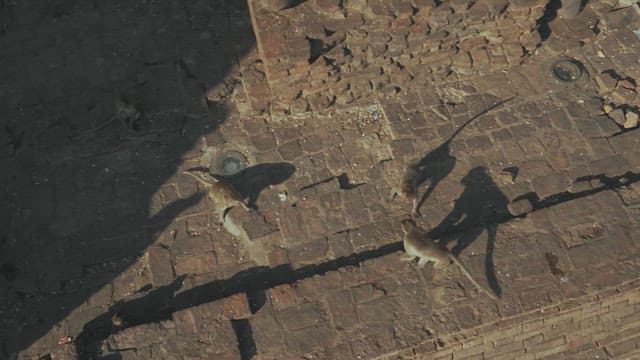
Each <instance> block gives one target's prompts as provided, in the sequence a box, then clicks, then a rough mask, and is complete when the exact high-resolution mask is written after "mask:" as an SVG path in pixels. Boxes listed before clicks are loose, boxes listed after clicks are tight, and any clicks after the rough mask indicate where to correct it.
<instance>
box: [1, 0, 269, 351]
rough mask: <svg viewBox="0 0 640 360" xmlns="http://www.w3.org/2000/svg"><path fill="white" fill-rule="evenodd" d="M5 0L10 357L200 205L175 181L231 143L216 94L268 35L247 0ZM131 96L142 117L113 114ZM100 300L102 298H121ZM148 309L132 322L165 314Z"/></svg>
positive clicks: (4, 309) (4, 329)
mask: <svg viewBox="0 0 640 360" xmlns="http://www.w3.org/2000/svg"><path fill="white" fill-rule="evenodd" d="M0 3H1V4H0V12H1V13H3V14H1V15H0V18H2V17H3V16H4V14H5V13H6V12H7V11H9V12H10V14H11V19H12V22H11V24H10V25H11V26H4V25H3V24H0V34H2V36H0V48H1V49H2V51H0V53H1V54H0V68H2V69H3V70H2V72H0V129H2V131H0V144H1V145H3V146H2V148H1V150H2V151H1V152H0V166H1V167H2V169H3V171H2V174H0V183H1V184H2V186H1V188H0V314H2V316H0V358H2V359H10V358H12V356H14V355H15V354H16V353H17V352H19V351H21V350H23V349H25V348H26V347H28V346H29V345H31V344H32V343H33V342H34V341H35V340H36V339H38V338H40V337H41V336H43V335H44V334H45V333H47V332H49V331H50V330H51V329H52V328H53V327H54V326H55V325H56V324H58V323H60V322H61V321H62V320H63V319H65V318H66V317H67V315H68V314H69V313H70V312H71V311H72V310H74V309H75V308H77V307H78V306H79V305H81V304H83V303H85V302H87V301H88V299H89V298H90V297H92V296H93V295H96V294H102V293H104V292H100V293H98V290H100V289H102V288H103V287H104V286H105V285H106V284H108V283H110V282H112V280H114V278H116V277H117V276H118V275H119V274H120V273H121V272H122V271H124V270H125V269H127V268H128V267H129V266H130V265H131V264H133V263H135V262H136V261H137V260H138V258H139V256H140V255H142V254H143V253H144V252H145V250H146V249H147V247H148V246H149V245H150V244H151V243H152V242H153V241H155V240H156V239H157V236H158V234H160V233H162V232H163V230H164V229H165V227H166V226H167V225H168V224H170V223H171V222H172V221H173V220H174V218H175V217H176V216H177V215H178V214H180V213H182V212H183V211H184V210H186V209H189V208H191V207H193V206H195V205H196V204H197V203H198V202H199V201H200V198H201V195H200V194H197V193H195V192H194V191H193V190H192V188H193V187H190V186H187V184H180V183H178V184H176V183H173V184H172V185H171V189H165V187H164V186H165V185H166V184H167V183H168V182H170V181H173V180H172V179H173V177H174V174H175V173H176V170H177V167H178V165H179V164H180V163H181V162H183V159H184V158H185V155H188V154H191V153H193V151H194V150H193V149H194V147H195V146H196V145H197V144H201V143H202V141H203V138H204V139H205V140H206V141H207V144H208V145H210V146H216V145H217V144H218V143H221V142H223V141H220V140H219V138H220V137H219V136H218V137H216V136H208V135H210V134H211V133H213V132H215V131H216V129H217V128H218V126H219V125H220V124H221V123H222V122H223V121H225V119H226V118H227V108H226V106H225V105H224V104H222V103H212V102H207V101H206V100H205V92H206V90H207V89H209V88H212V87H214V86H216V85H218V84H221V83H223V80H224V79H225V77H226V76H227V73H228V72H229V70H230V69H231V68H232V67H234V66H236V67H237V66H238V61H239V59H241V58H242V57H243V56H244V55H245V54H247V53H248V52H249V51H250V50H251V49H252V48H253V47H254V45H255V43H254V38H253V32H252V29H251V21H250V16H249V11H248V9H247V5H246V2H245V1H229V0H211V1H207V2H201V1H191V0H186V1H172V0H169V1H161V2H148V1H143V0H132V1H126V2H125V1H115V2H111V1H109V2H91V1H89V2H82V1H57V2H56V4H55V6H54V4H52V3H51V2H40V1H35V0H29V1H21V2H15V4H14V2H10V3H11V6H10V9H5V5H6V4H5V3H6V2H1V1H0ZM0 20H2V19H0ZM120 97H125V98H126V99H128V100H130V101H131V105H132V106H133V107H135V109H137V110H138V111H139V114H132V113H129V115H128V116H127V117H125V118H121V119H120V120H121V121H114V119H116V118H117V116H118V114H119V112H124V113H127V111H128V110H127V109H124V110H122V109H117V108H116V107H117V105H116V103H117V99H119V98H120ZM125 120H126V121H125ZM260 176H270V177H272V178H273V176H275V175H274V174H271V173H269V172H268V171H267V172H265V173H259V172H258V173H257V174H256V179H253V181H254V182H257V181H260V179H258V177H260ZM254 185H255V183H252V184H251V185H247V186H254ZM170 190H174V191H173V192H171V191H170ZM158 193H161V194H163V195H162V199H163V201H162V203H160V204H159V203H158V202H157V201H156V202H153V201H152V200H153V197H154V195H157V194H158ZM255 197H257V195H256V196H254V201H255ZM152 208H153V211H151V209H152ZM150 213H152V214H155V215H150ZM176 281H178V280H176ZM170 282H171V280H170V279H168V281H166V282H164V283H165V284H166V283H170ZM153 285H154V286H156V287H157V286H160V285H162V283H159V284H153ZM149 286H152V285H151V284H147V285H146V286H144V287H145V288H147V289H148V288H149ZM175 288H176V285H175V282H174V284H172V285H169V286H168V287H166V289H167V291H169V290H173V289H175ZM163 289H165V287H160V288H156V289H155V290H151V293H149V296H152V295H151V294H153V296H156V294H159V292H161V291H163ZM117 291H119V290H117V289H115V287H114V291H113V293H114V294H117ZM169 292H171V291H169ZM100 296H101V298H96V297H95V296H93V297H92V300H91V301H92V302H95V303H96V304H100V305H105V304H106V305H108V304H109V302H110V300H109V299H110V296H111V294H110V293H109V294H107V295H100ZM118 296H119V297H123V296H124V295H118ZM153 296H152V297H153ZM162 296H165V295H162ZM145 299H150V298H149V297H148V296H147V297H145ZM145 301H150V300H145ZM137 304H138V305H134V303H127V309H128V308H129V307H135V308H136V310H135V312H136V314H140V316H142V317H140V318H136V317H131V318H130V319H128V320H127V321H128V322H129V323H132V324H135V323H140V322H145V321H150V320H151V319H152V318H153V319H155V318H157V317H158V316H159V315H158V314H159V312H161V310H158V309H163V308H164V305H162V304H161V303H158V302H157V301H156V300H154V302H152V303H147V302H144V303H137ZM121 306H123V305H114V306H113V309H120V307H121ZM145 306H149V308H148V309H145V308H144V307H145ZM114 311H115V310H114ZM109 317H110V316H109ZM96 321H97V322H98V323H101V324H102V323H104V324H107V323H109V322H110V319H103V318H100V319H97V320H96ZM87 326H88V327H93V325H92V324H89V325H87ZM71 331H75V330H71ZM71 335H73V334H71Z"/></svg>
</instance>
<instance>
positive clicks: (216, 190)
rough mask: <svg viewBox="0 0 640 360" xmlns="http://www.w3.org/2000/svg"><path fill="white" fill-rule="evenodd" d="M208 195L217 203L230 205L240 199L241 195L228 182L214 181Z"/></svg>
mask: <svg viewBox="0 0 640 360" xmlns="http://www.w3.org/2000/svg"><path fill="white" fill-rule="evenodd" d="M209 196H210V197H211V199H212V200H213V201H214V202H217V203H218V204H217V205H230V204H235V203H237V202H239V201H242V196H240V194H239V193H238V191H237V190H236V189H235V188H234V186H233V185H232V184H230V183H225V182H215V183H213V184H211V188H210V189H209Z"/></svg>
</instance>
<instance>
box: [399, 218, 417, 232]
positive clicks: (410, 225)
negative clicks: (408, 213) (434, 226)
mask: <svg viewBox="0 0 640 360" xmlns="http://www.w3.org/2000/svg"><path fill="white" fill-rule="evenodd" d="M416 226H417V225H416V222H415V221H414V220H413V219H404V220H402V231H404V232H405V234H406V233H408V232H409V231H411V229H414V228H415V227H416Z"/></svg>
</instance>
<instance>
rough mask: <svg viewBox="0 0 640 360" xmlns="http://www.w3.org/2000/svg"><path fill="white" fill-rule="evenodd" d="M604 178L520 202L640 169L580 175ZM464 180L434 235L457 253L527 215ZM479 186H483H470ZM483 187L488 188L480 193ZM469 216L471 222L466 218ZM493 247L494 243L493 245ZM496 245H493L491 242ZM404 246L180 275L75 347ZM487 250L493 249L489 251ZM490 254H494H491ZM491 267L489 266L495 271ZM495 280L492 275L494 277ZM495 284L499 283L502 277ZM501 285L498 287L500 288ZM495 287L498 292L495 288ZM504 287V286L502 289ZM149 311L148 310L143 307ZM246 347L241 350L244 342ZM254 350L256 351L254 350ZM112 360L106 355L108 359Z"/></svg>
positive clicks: (633, 178)
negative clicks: (205, 277) (190, 282)
mask: <svg viewBox="0 0 640 360" xmlns="http://www.w3.org/2000/svg"><path fill="white" fill-rule="evenodd" d="M593 179H599V180H600V182H601V184H602V185H601V186H599V187H595V188H593V189H588V190H584V191H580V192H575V193H571V192H568V191H565V192H561V193H557V194H553V195H551V196H548V197H546V198H543V199H539V198H538V197H537V195H535V193H528V194H524V195H522V196H521V197H519V198H518V199H517V200H522V199H529V200H530V201H531V205H532V206H531V211H530V212H533V211H538V210H542V209H545V208H549V207H552V206H555V205H558V204H561V203H565V202H568V201H572V200H576V199H580V198H585V197H589V196H591V195H594V194H597V193H599V192H602V191H607V190H613V191H617V189H620V188H622V187H625V186H628V185H631V184H633V183H636V182H638V181H640V173H633V172H627V173H625V174H623V175H619V176H605V175H602V174H600V175H594V176H588V177H582V178H578V179H576V182H580V181H588V180H593ZM463 183H464V184H465V185H466V186H467V187H468V188H469V189H468V192H466V193H465V192H463V194H462V195H461V196H460V198H459V200H458V202H457V203H459V204H460V205H457V210H455V209H454V210H453V211H452V213H451V215H450V216H449V217H447V219H446V220H445V221H443V222H442V224H441V226H440V227H438V228H436V229H437V230H436V231H432V235H433V236H434V237H437V238H442V239H444V238H457V239H459V240H458V246H459V248H457V249H456V248H454V250H453V251H454V253H456V255H457V254H459V253H460V252H461V251H462V250H463V249H464V247H466V246H468V245H469V244H470V243H471V242H472V241H473V240H475V238H476V237H477V235H478V234H479V233H480V232H481V231H483V230H484V229H487V230H488V231H490V232H493V237H494V239H495V229H496V228H497V226H498V225H500V224H503V223H505V222H508V221H511V220H513V219H515V218H516V217H525V216H527V213H524V214H521V215H518V216H514V215H511V214H510V213H508V212H507V211H506V198H504V195H502V193H501V192H500V190H499V189H498V188H497V187H496V185H495V184H494V183H493V181H492V180H491V178H490V177H488V174H486V172H485V169H484V168H482V167H478V168H474V169H472V170H471V171H470V172H469V174H468V175H467V176H466V177H465V178H464V179H463ZM476 186H479V187H480V188H478V189H471V188H473V187H476ZM482 190H485V191H488V192H487V193H486V194H481V193H482ZM476 200H477V201H479V204H470V203H469V202H471V201H476ZM464 215H466V216H469V217H470V218H471V220H462V221H457V219H461V218H462V217H464ZM488 246H489V245H488ZM490 246H491V247H492V246H493V245H490ZM401 250H402V242H401V241H398V242H394V243H390V244H387V245H383V246H381V247H379V248H377V249H374V250H367V251H363V252H360V253H354V254H351V255H348V256H344V257H340V258H337V259H334V260H330V261H327V262H324V263H320V264H313V265H307V266H303V267H301V268H298V269H295V270H294V269H293V268H291V266H290V265H288V264H285V265H280V266H277V267H274V268H269V267H264V266H261V267H255V268H251V269H248V270H245V271H242V272H239V273H237V274H235V275H233V276H232V277H230V278H228V279H223V280H216V281H212V282H210V283H206V284H203V285H200V286H197V287H194V288H191V289H189V290H185V291H181V292H177V291H178V289H179V288H180V286H181V281H182V279H177V280H176V281H174V283H172V284H170V285H168V286H166V287H164V288H160V289H156V290H154V292H153V293H150V294H148V295H146V296H145V297H142V298H140V299H136V300H132V301H129V302H123V303H119V304H116V305H114V306H113V307H111V308H110V309H109V311H108V312H106V313H104V314H102V315H100V316H98V317H96V318H95V319H93V320H91V321H89V322H87V323H86V325H85V326H84V329H83V331H82V333H81V334H80V335H79V336H78V338H77V339H76V346H77V348H78V350H79V353H81V354H86V355H87V356H89V355H91V356H99V348H100V344H101V342H102V341H103V340H104V339H106V338H107V337H108V336H109V335H111V334H113V333H115V332H117V331H120V330H123V329H124V328H127V327H132V326H137V325H141V324H147V323H154V322H158V321H161V320H165V319H170V318H171V316H172V314H173V313H174V312H176V311H179V310H183V309H188V308H190V307H193V306H197V305H201V304H204V303H207V302H211V301H216V300H219V299H223V298H226V297H229V296H231V295H234V294H238V293H246V294H247V296H248V298H249V301H250V306H251V310H252V312H253V313H255V312H256V311H258V310H259V309H260V308H261V307H262V306H263V305H264V303H265V301H266V296H265V294H264V291H265V290H267V289H270V288H272V287H275V286H278V285H282V284H293V283H295V282H297V281H300V280H303V279H306V278H311V277H313V276H316V275H323V274H325V273H327V272H329V271H335V270H338V269H340V268H343V267H348V266H358V265H359V264H360V263H362V262H364V261H367V260H371V259H375V258H378V257H382V256H386V255H389V254H392V253H394V252H398V251H401ZM487 252H488V253H490V252H492V249H488V251H487ZM487 257H489V255H487ZM488 261H490V264H489V265H491V266H488V267H487V269H488V270H490V271H492V272H493V267H492V260H488ZM489 280H490V281H491V278H489ZM495 281H496V283H495V284H496V285H497V280H495ZM498 289H499V288H498ZM494 291H496V290H495V289H494ZM498 291H499V290H498ZM142 309H144V311H142ZM115 314H118V315H119V316H121V317H122V318H123V319H124V320H125V323H126V325H125V326H120V327H116V326H114V325H113V322H112V318H113V316H114V315H115ZM236 327H238V328H241V330H242V333H244V334H250V332H251V331H250V326H249V324H248V321H247V322H243V323H242V324H237V325H236ZM242 341H244V342H247V343H249V347H250V348H251V347H252V346H254V344H252V341H251V339H242V340H241V339H240V337H239V342H242ZM240 345H241V348H242V344H240ZM251 351H252V354H253V351H255V349H254V348H251ZM107 356H112V358H119V357H118V356H119V354H117V353H115V354H110V355H107ZM105 358H107V357H105Z"/></svg>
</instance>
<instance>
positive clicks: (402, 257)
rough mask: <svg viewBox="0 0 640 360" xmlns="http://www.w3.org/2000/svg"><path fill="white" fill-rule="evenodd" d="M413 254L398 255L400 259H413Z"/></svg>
mask: <svg viewBox="0 0 640 360" xmlns="http://www.w3.org/2000/svg"><path fill="white" fill-rule="evenodd" d="M415 258H416V257H415V256H411V255H409V254H404V255H402V256H401V257H400V261H413V259H415Z"/></svg>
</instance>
